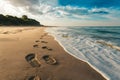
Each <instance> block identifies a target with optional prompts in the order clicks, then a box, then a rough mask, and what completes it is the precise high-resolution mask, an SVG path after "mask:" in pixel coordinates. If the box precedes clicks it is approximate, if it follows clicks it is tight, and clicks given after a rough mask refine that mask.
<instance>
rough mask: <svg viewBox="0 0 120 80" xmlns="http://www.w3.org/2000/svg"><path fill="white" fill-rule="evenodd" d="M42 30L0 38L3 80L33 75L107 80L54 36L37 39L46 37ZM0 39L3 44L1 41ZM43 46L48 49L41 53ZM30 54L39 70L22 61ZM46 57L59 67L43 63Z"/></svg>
mask: <svg viewBox="0 0 120 80" xmlns="http://www.w3.org/2000/svg"><path fill="white" fill-rule="evenodd" d="M10 29H12V28H10ZM45 29H46V28H42V27H40V28H35V29H31V30H24V31H22V32H19V33H15V34H9V33H7V34H0V35H1V37H0V45H1V47H0V51H1V54H0V57H1V58H0V65H1V66H0V72H1V73H2V74H0V77H1V79H2V80H16V79H17V80H24V79H25V77H31V76H35V75H37V76H38V77H39V78H40V79H41V80H48V79H49V80H70V79H71V80H80V79H83V80H106V79H105V77H103V76H102V74H100V73H99V72H97V71H96V70H94V69H93V68H92V67H91V66H90V65H89V64H87V63H86V62H84V61H82V60H78V59H76V58H75V57H73V56H72V55H70V54H69V53H68V52H67V51H65V49H64V47H63V46H61V45H60V44H59V42H58V41H56V40H55V38H54V36H51V35H46V36H44V37H42V39H40V37H41V36H43V35H45V34H46V32H45ZM11 31H12V30H11ZM13 32H14V31H13ZM10 33H11V32H10ZM2 38H4V39H5V40H6V41H3V40H1V39H2ZM17 38H18V39H17ZM16 39H17V40H16ZM42 41H44V42H46V43H42ZM34 45H37V47H35V46H34ZM44 46H46V47H47V49H46V48H45V49H43V48H42V47H44ZM30 53H35V55H37V58H38V61H39V62H40V65H41V66H40V67H32V66H31V65H30V64H29V63H28V62H27V61H26V60H25V56H26V55H28V54H30ZM45 55H50V56H52V57H53V58H54V59H55V60H56V61H57V62H58V64H55V65H51V64H49V63H46V61H45V60H44V59H43V56H45ZM8 66H9V67H8ZM20 75H21V76H20ZM86 76H87V77H86ZM25 80H26V79H25Z"/></svg>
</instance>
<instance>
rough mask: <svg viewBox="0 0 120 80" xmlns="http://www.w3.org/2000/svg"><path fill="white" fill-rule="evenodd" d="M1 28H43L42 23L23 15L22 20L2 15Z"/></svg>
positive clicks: (0, 15) (0, 17)
mask: <svg viewBox="0 0 120 80" xmlns="http://www.w3.org/2000/svg"><path fill="white" fill-rule="evenodd" d="M0 26H42V25H41V24H40V22H38V21H36V20H34V19H30V18H28V17H27V16H26V15H22V17H21V18H18V17H16V16H11V15H3V14H0Z"/></svg>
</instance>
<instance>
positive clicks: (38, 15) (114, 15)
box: [4, 0, 120, 22]
mask: <svg viewBox="0 0 120 80" xmlns="http://www.w3.org/2000/svg"><path fill="white" fill-rule="evenodd" d="M4 1H7V3H9V4H11V5H12V6H14V8H13V9H14V10H15V11H16V13H17V14H18V13H19V14H21V15H23V14H26V15H28V16H30V17H33V18H35V19H37V20H41V21H42V20H43V19H44V20H45V21H46V20H47V21H48V20H49V21H53V20H54V21H58V19H59V20H75V21H76V20H77V21H78V22H79V21H81V20H83V21H85V20H86V21H88V20H91V21H104V20H107V21H109V20H118V19H120V15H119V14H120V10H119V9H116V8H106V7H99V8H98V7H92V8H89V7H80V6H72V5H66V6H61V5H59V4H58V0H4ZM88 2H89V1H88ZM76 3H77V2H76ZM7 10H8V9H7ZM6 12H7V11H6ZM9 12H10V11H9ZM11 12H12V11H11ZM16 13H15V15H16V16H17V14H16Z"/></svg>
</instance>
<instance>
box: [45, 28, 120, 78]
mask: <svg viewBox="0 0 120 80" xmlns="http://www.w3.org/2000/svg"><path fill="white" fill-rule="evenodd" d="M46 31H47V32H49V33H50V34H52V35H53V36H54V37H55V38H56V40H57V41H58V42H59V43H60V44H61V45H62V46H63V47H64V49H65V50H66V51H68V52H69V54H70V55H72V56H74V57H76V58H78V59H80V60H83V61H85V62H87V63H89V64H90V65H91V66H92V67H93V68H94V69H96V70H97V71H99V72H100V73H101V74H102V75H103V76H104V77H106V78H107V79H108V80H120V27H119V26H118V27H117V26H110V27H108V26H107V27H106V26H104V27H103V26H102V27H91V26H89V27H52V28H47V30H46Z"/></svg>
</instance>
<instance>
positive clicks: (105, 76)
mask: <svg viewBox="0 0 120 80" xmlns="http://www.w3.org/2000/svg"><path fill="white" fill-rule="evenodd" d="M45 31H46V32H47V33H48V34H49V35H51V36H53V37H54V40H55V41H57V42H58V44H59V45H60V46H61V47H62V48H63V49H64V50H65V51H66V52H67V53H68V54H70V55H71V56H73V57H75V58H76V59H78V60H81V61H83V62H86V63H87V64H88V65H89V66H90V67H92V68H93V69H94V70H96V71H97V72H98V73H100V74H101V75H102V76H103V77H104V78H105V79H107V80H110V78H109V77H108V76H107V75H106V74H104V73H103V72H102V71H100V70H99V69H97V68H96V67H94V66H93V65H92V64H90V63H89V62H88V61H85V60H82V59H80V58H78V57H76V56H75V55H73V54H71V52H69V51H68V50H67V49H66V48H65V47H64V46H63V45H62V43H61V42H60V41H59V40H57V38H56V36H55V35H53V34H50V32H49V31H47V29H46V30H45Z"/></svg>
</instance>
